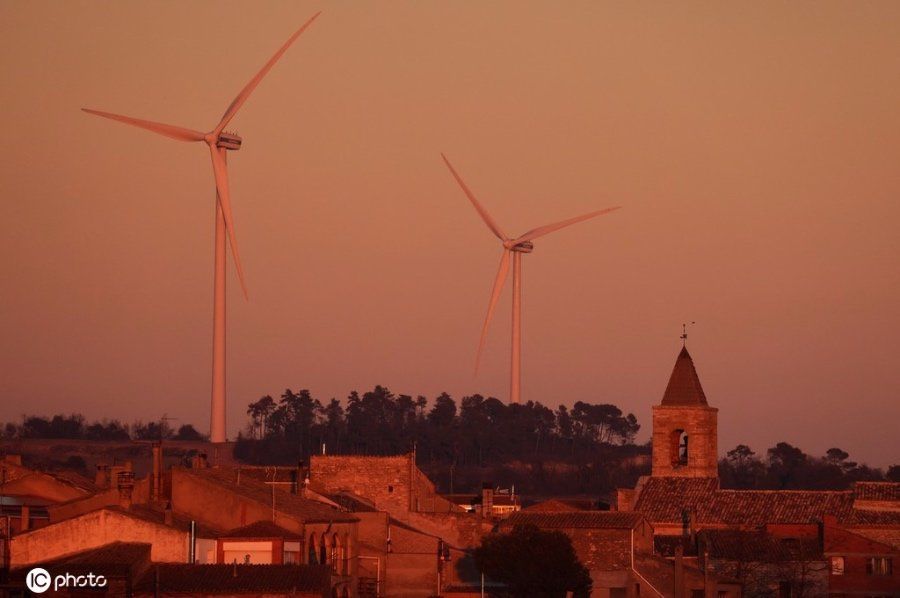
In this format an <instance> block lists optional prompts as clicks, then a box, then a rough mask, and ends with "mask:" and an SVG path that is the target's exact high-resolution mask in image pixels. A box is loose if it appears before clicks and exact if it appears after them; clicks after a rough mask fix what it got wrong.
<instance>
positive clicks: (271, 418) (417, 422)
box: [242, 386, 640, 466]
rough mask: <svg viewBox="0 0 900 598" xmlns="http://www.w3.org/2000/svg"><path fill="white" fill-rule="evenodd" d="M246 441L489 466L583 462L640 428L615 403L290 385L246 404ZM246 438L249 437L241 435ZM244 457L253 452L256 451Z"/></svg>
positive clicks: (282, 452) (290, 449)
mask: <svg viewBox="0 0 900 598" xmlns="http://www.w3.org/2000/svg"><path fill="white" fill-rule="evenodd" d="M247 414H248V415H249V416H250V424H249V426H248V428H247V438H249V439H252V440H255V441H256V442H255V443H252V445H248V444H247V443H246V442H244V445H243V447H242V449H243V448H247V447H248V446H253V447H255V451H256V452H258V453H260V454H259V455H257V456H258V458H259V460H263V459H274V460H286V459H287V460H292V461H293V460H298V459H299V460H305V459H307V458H308V457H309V455H311V454H314V453H319V452H321V451H322V450H323V447H324V450H326V451H327V452H329V453H334V454H365V455H394V454H398V453H403V452H408V451H410V450H411V449H412V448H413V446H415V447H416V450H417V452H418V455H419V458H420V461H424V462H435V461H438V462H446V463H454V464H457V465H476V466H483V465H485V464H490V463H499V462H509V461H514V460H526V459H528V460H530V459H533V458H535V457H539V458H553V457H559V458H567V459H575V460H578V459H580V458H582V457H589V456H592V455H593V454H594V453H595V452H596V449H598V447H601V446H607V445H617V446H623V445H631V444H633V441H634V437H635V435H636V434H637V432H638V430H639V429H640V425H639V424H638V423H637V419H636V418H635V417H634V415H633V414H630V413H629V414H627V415H624V414H623V413H622V411H621V410H620V409H619V408H618V407H616V406H615V405H609V404H599V405H592V404H588V403H584V402H580V401H579V402H577V403H575V405H574V407H573V408H572V409H571V410H570V409H568V408H566V407H565V406H564V405H560V406H559V407H558V408H557V409H556V410H553V409H550V408H549V407H546V406H544V405H542V404H541V403H535V402H532V401H529V402H527V403H524V404H520V405H506V404H504V403H502V402H501V401H499V400H497V399H495V398H493V397H489V398H485V397H483V396H481V395H478V394H476V395H471V396H467V397H463V398H462V400H461V401H460V403H459V405H457V403H456V401H455V400H454V399H453V398H452V397H451V396H450V395H448V394H446V393H443V394H441V395H439V396H438V397H436V398H435V399H434V400H433V401H431V402H430V407H429V401H428V399H426V398H425V397H424V396H418V397H415V398H413V397H412V396H410V395H404V394H400V395H395V394H393V393H392V392H391V391H390V390H389V389H388V388H386V387H384V386H376V387H375V388H374V389H373V390H371V391H369V392H366V393H363V394H362V395H360V394H359V393H357V392H355V391H354V392H351V393H350V395H349V396H348V397H347V399H346V402H345V403H343V404H342V403H341V402H340V401H339V400H337V399H331V400H330V401H329V402H327V403H324V404H323V403H322V402H320V401H319V400H318V399H315V398H313V397H312V395H311V394H310V392H309V391H308V390H301V391H299V392H296V393H295V392H293V391H292V390H291V389H287V390H285V391H284V393H282V395H281V397H280V398H279V399H278V400H277V401H276V400H275V399H273V398H272V397H271V396H264V397H262V398H261V399H260V400H258V401H256V402H254V403H251V404H250V405H249V406H248V409H247ZM242 440H246V438H243V437H242ZM243 456H246V457H252V456H253V455H251V454H245V455H243Z"/></svg>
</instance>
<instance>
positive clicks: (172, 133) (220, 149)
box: [82, 13, 321, 442]
mask: <svg viewBox="0 0 900 598" xmlns="http://www.w3.org/2000/svg"><path fill="white" fill-rule="evenodd" d="M319 14H321V13H316V14H314V15H313V16H312V17H311V18H310V19H309V20H308V21H307V22H306V23H304V24H303V26H302V27H300V29H298V30H297V31H296V32H295V33H294V34H293V35H292V36H291V37H290V38H288V40H287V41H286V42H285V43H284V45H283V46H281V48H279V49H278V51H277V52H275V55H274V56H272V58H270V59H269V61H268V62H267V63H266V64H265V65H263V67H262V69H260V71H259V72H258V73H256V76H254V77H253V79H251V80H250V82H249V83H247V85H246V86H244V88H243V89H242V90H241V92H240V93H239V94H238V95H237V97H236V98H234V101H232V102H231V104H230V105H229V106H228V108H227V109H226V110H225V114H224V115H223V116H222V118H221V119H220V120H219V123H218V124H217V125H216V126H215V128H214V129H213V130H212V131H210V132H208V133H201V132H200V131H194V130H191V129H185V128H183V127H177V126H174V125H166V124H162V123H157V122H152V121H149V120H141V119H139V118H131V117H129V116H121V115H119V114H111V113H109V112H101V111H99V110H90V109H88V108H82V110H84V111H85V112H89V113H90V114H96V115H97V116H102V117H105V118H111V119H113V120H118V121H120V122H123V123H126V124H129V125H134V126H136V127H141V128H142V129H147V130H148V131H153V132H154V133H159V134H160V135H164V136H166V137H171V138H172V139H177V140H178V141H205V142H206V144H207V145H208V146H209V153H210V156H211V158H212V167H213V174H214V175H215V179H216V241H215V243H216V245H215V277H214V283H213V286H214V292H213V368H212V370H213V372H212V408H211V415H210V440H211V441H212V442H225V233H226V231H227V233H228V243H229V245H231V254H232V256H233V257H234V265H235V267H236V268H237V274H238V279H239V280H240V283H241V289H242V290H243V292H244V298H247V285H246V284H245V282H244V271H243V268H241V259H240V255H239V254H238V247H237V240H236V239H235V234H234V220H233V218H232V213H231V198H230V195H229V192H228V167H227V165H226V161H225V153H226V152H227V151H228V150H238V149H241V138H240V137H239V136H238V135H236V134H234V133H229V132H227V131H225V127H226V126H227V125H228V123H229V122H231V119H232V118H234V115H235V114H237V111H238V110H239V109H240V108H241V106H243V104H244V102H246V101H247V98H249V97H250V94H251V93H253V90H254V89H256V86H257V85H259V82H260V81H262V79H263V77H265V76H266V74H267V73H268V72H269V70H270V69H271V68H272V67H273V66H274V65H275V63H276V62H277V61H278V59H279V58H281V56H282V55H283V54H284V53H285V51H287V49H288V48H289V47H290V46H291V44H293V43H294V41H295V40H296V39H297V38H298V37H300V34H301V33H303V32H304V31H305V30H306V28H307V27H309V26H310V25H311V24H312V22H313V21H315V20H316V17H318V16H319Z"/></svg>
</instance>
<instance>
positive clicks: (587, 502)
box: [523, 498, 600, 513]
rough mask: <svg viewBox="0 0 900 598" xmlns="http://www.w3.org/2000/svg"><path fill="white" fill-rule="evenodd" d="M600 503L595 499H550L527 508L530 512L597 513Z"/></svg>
mask: <svg viewBox="0 0 900 598" xmlns="http://www.w3.org/2000/svg"><path fill="white" fill-rule="evenodd" d="M598 503H599V501H597V500H593V499H588V498H585V499H571V498H550V499H547V500H542V501H541V502H538V503H535V504H533V505H531V506H528V507H525V509H523V510H525V511H529V512H537V513H541V512H550V513H552V512H556V511H597V510H600V509H598V508H597V506H598Z"/></svg>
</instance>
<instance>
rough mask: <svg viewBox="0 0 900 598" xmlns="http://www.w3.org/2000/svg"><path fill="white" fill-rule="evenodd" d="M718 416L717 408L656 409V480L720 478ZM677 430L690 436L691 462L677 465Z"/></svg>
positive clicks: (654, 465) (660, 407)
mask: <svg viewBox="0 0 900 598" xmlns="http://www.w3.org/2000/svg"><path fill="white" fill-rule="evenodd" d="M718 412H719V410H718V409H716V408H715V407H702V406H669V405H654V406H653V474H652V475H654V476H680V477H695V478H704V477H718V475H719V464H718V425H717V419H718ZM677 430H683V431H684V433H685V434H687V436H688V462H687V464H686V465H677V464H674V462H675V461H677V454H676V453H675V451H677V445H678V443H677V440H673V438H675V434H676V431H677Z"/></svg>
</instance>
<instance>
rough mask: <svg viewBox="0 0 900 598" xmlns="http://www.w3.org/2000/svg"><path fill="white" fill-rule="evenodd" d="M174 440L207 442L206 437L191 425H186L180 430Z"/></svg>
mask: <svg viewBox="0 0 900 598" xmlns="http://www.w3.org/2000/svg"><path fill="white" fill-rule="evenodd" d="M173 440H206V437H205V436H204V435H203V434H201V433H200V432H198V431H197V430H196V428H194V426H192V425H191V424H184V425H183V426H181V427H180V428H178V433H177V434H175V436H174V437H173Z"/></svg>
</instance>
